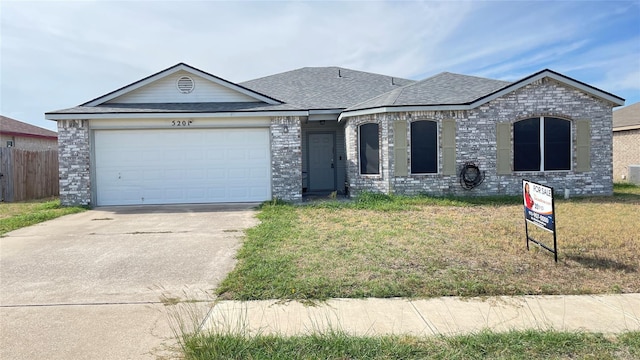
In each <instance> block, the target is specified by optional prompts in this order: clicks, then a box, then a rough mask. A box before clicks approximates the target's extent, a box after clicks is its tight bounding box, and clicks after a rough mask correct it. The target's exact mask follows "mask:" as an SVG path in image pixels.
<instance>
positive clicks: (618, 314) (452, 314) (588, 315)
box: [203, 294, 640, 336]
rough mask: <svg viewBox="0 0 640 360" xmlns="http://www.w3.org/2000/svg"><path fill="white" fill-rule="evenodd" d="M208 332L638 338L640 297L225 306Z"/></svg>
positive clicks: (209, 321) (212, 317)
mask: <svg viewBox="0 0 640 360" xmlns="http://www.w3.org/2000/svg"><path fill="white" fill-rule="evenodd" d="M203 329H204V330H211V331H228V332H236V333H243V334H248V335H256V334H280V335H285V336H286V335H294V334H308V333H312V332H326V331H327V330H340V331H344V332H346V333H349V334H353V335H367V336H375V335H390V334H396V335H398V334H407V335H416V336H428V335H458V334H467V333H474V332H478V331H482V330H485V329H491V330H493V331H496V332H505V331H509V330H525V329H537V330H551V329H553V330H559V331H587V332H599V333H620V332H626V331H640V294H624V295H586V296H565V295H561V296H516V297H509V296H500V297H488V298H457V297H444V298H434V299H427V300H408V299H399V298H397V299H332V300H329V301H327V302H323V303H320V304H318V305H316V306H307V305H304V304H301V303H299V302H296V301H290V302H281V301H276V300H266V301H248V302H239V301H222V302H218V303H217V304H215V306H214V307H213V308H212V309H211V311H210V313H209V315H208V316H207V318H206V320H205V322H204V323H203Z"/></svg>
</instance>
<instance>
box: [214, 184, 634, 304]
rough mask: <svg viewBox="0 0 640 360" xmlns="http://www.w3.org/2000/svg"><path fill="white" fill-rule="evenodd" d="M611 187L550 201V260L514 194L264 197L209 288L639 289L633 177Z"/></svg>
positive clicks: (348, 292) (234, 294)
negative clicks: (280, 200) (230, 266)
mask: <svg viewBox="0 0 640 360" xmlns="http://www.w3.org/2000/svg"><path fill="white" fill-rule="evenodd" d="M615 192H616V193H615V195H614V196H612V197H595V198H574V199H569V200H557V201H556V219H557V234H558V247H559V263H558V264H555V263H554V262H553V255H552V254H551V253H548V252H546V251H544V250H541V249H540V248H538V247H536V246H532V247H531V251H527V250H526V247H525V233H524V220H523V205H522V200H521V198H519V197H500V198H458V199H438V198H429V197H399V196H393V197H388V196H381V195H372V194H368V195H365V196H363V197H361V198H360V199H359V200H357V201H354V202H346V203H339V202H326V203H317V204H314V205H307V206H293V205H287V204H273V203H267V204H265V205H263V207H262V209H261V212H260V214H259V218H260V220H261V221H262V223H261V224H260V225H259V226H257V227H255V228H252V229H249V230H248V231H247V237H246V239H245V241H244V245H243V247H242V249H241V250H240V251H239V252H238V255H237V257H238V264H237V266H236V268H235V270H234V271H233V272H232V273H231V274H229V276H228V277H227V278H226V279H225V280H224V281H223V283H222V284H221V285H220V287H219V288H218V289H217V292H218V294H219V295H220V296H221V298H222V299H238V300H251V299H274V298H275V299H299V300H304V299H326V298H335V297H351V298H353V297H397V296H399V297H434V296H454V295H455V296H482V295H519V294H601V293H632V292H640V276H638V271H639V270H640V269H639V266H640V265H639V264H640V225H639V224H640V210H639V209H640V188H639V187H637V186H629V185H616V187H615ZM530 228H531V226H530ZM533 232H534V236H535V237H536V238H538V239H540V240H542V241H544V242H546V243H548V244H551V243H552V238H551V236H549V233H547V232H544V231H542V230H539V231H536V229H534V231H533Z"/></svg>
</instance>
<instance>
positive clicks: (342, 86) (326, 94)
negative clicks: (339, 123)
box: [241, 66, 415, 110]
mask: <svg viewBox="0 0 640 360" xmlns="http://www.w3.org/2000/svg"><path fill="white" fill-rule="evenodd" d="M414 82H415V81H414V80H409V79H403V78H399V77H392V76H388V75H381V74H374V73H368V72H364V71H357V70H351V69H346V68H341V67H335V66H332V67H304V68H300V69H296V70H292V71H287V72H283V73H280V74H275V75H270V76H266V77H263V78H259V79H255V80H249V81H246V82H243V83H241V85H242V86H245V87H247V88H249V89H252V90H255V91H257V92H260V93H264V94H269V95H270V96H273V97H275V98H277V99H279V100H282V101H284V102H286V103H288V104H291V105H295V106H297V107H300V108H304V109H308V110H318V109H345V108H347V107H349V106H352V105H353V104H357V103H359V102H362V101H365V100H367V99H371V98H372V97H375V96H378V95H380V94H383V93H386V92H389V91H392V90H394V89H398V88H400V87H402V86H404V85H407V84H411V83H414Z"/></svg>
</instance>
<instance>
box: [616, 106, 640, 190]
mask: <svg viewBox="0 0 640 360" xmlns="http://www.w3.org/2000/svg"><path fill="white" fill-rule="evenodd" d="M630 165H636V166H640V103H635V104H633V105H629V106H627V107H624V108H622V109H618V110H615V111H614V112H613V179H614V181H622V182H626V181H631V179H630V176H629V175H630V174H629V166H630ZM636 182H637V183H638V184H639V185H640V179H638V180H636Z"/></svg>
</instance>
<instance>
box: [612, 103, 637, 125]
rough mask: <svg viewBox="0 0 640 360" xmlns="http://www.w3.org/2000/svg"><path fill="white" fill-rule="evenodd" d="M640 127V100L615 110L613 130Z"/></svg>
mask: <svg viewBox="0 0 640 360" xmlns="http://www.w3.org/2000/svg"><path fill="white" fill-rule="evenodd" d="M633 129H640V102H637V103H635V104H631V105H629V106H626V107H623V108H621V109H616V110H614V111H613V131H623V130H633Z"/></svg>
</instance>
